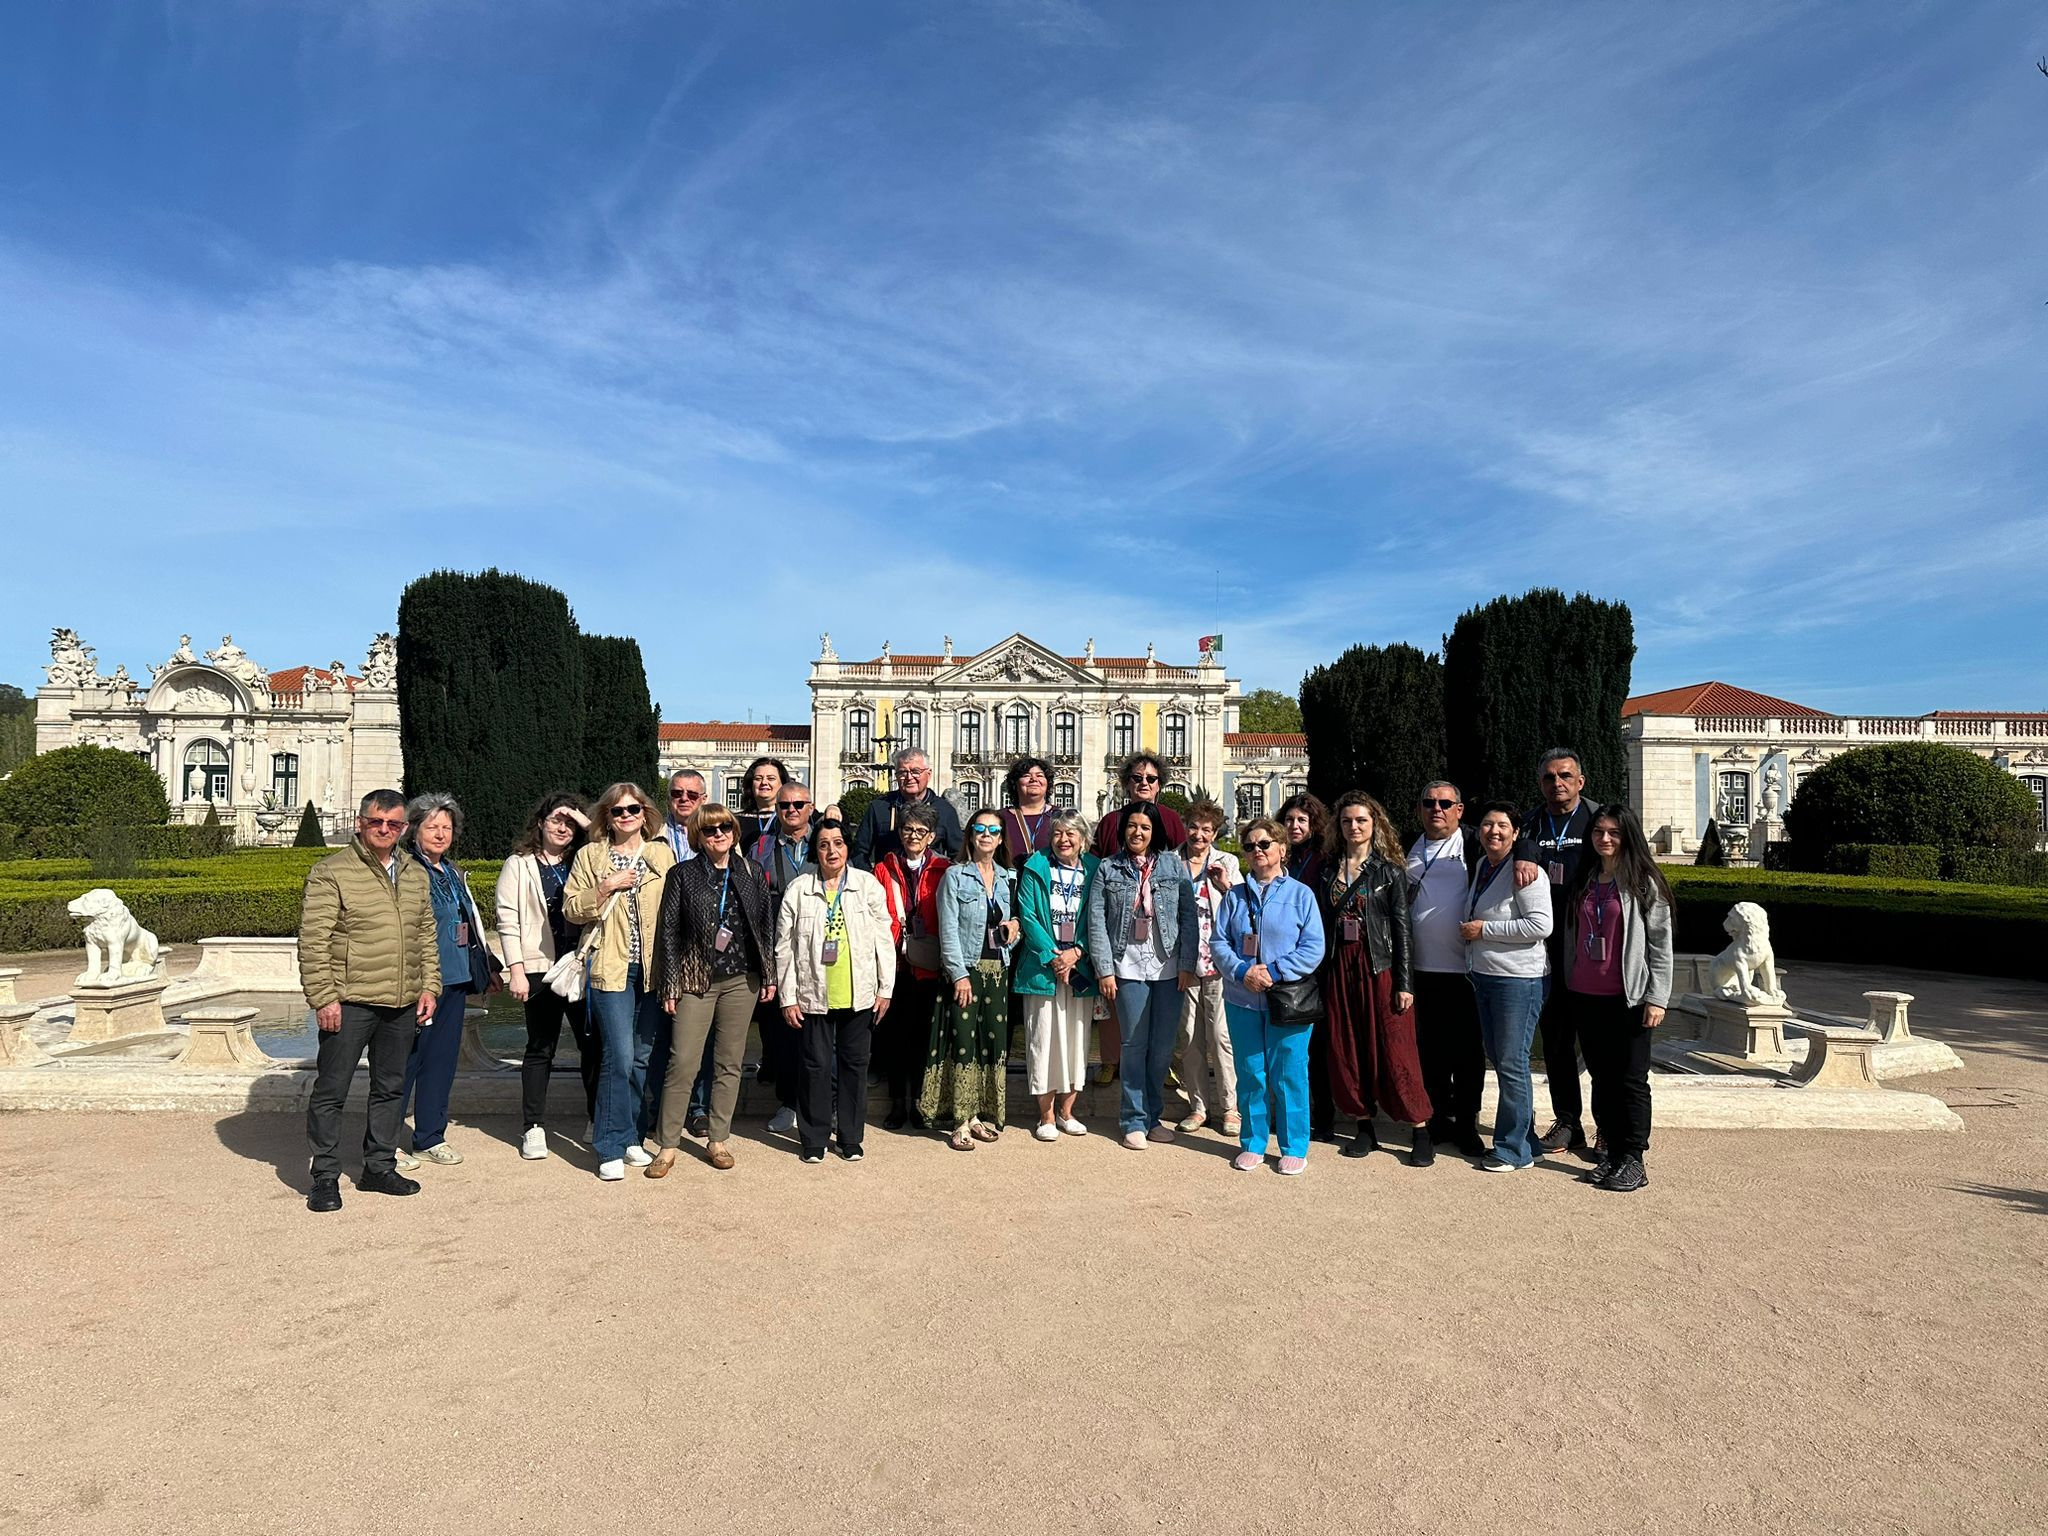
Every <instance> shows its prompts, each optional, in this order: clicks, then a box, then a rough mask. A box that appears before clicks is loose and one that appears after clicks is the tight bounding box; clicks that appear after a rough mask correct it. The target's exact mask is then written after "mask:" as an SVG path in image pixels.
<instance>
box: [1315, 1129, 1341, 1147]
mask: <svg viewBox="0 0 2048 1536" xmlns="http://www.w3.org/2000/svg"><path fill="white" fill-rule="evenodd" d="M1308 1136H1309V1140H1310V1141H1327V1142H1328V1143H1329V1144H1330V1145H1331V1146H1333V1147H1334V1146H1335V1145H1336V1144H1337V1127H1335V1126H1334V1125H1326V1126H1323V1127H1321V1128H1320V1129H1318V1130H1312V1131H1310V1132H1309V1133H1308Z"/></svg>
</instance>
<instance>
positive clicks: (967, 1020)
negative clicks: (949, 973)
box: [917, 960, 1010, 1131]
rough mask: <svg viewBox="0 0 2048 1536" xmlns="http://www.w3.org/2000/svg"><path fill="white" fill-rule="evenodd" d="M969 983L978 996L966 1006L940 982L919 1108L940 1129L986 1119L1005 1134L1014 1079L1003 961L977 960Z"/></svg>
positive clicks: (968, 977) (918, 1101)
mask: <svg viewBox="0 0 2048 1536" xmlns="http://www.w3.org/2000/svg"><path fill="white" fill-rule="evenodd" d="M967 983H968V985H969V986H970V987H971V988H973V996H972V998H971V999H970V1001H969V1002H968V1004H967V1006H966V1007H965V1008H962V1007H961V1006H960V1005H959V1004H958V1003H956V1002H954V1001H953V987H952V984H951V983H950V982H945V981H941V982H940V983H939V1001H938V1006H937V1007H935V1008H933V1009H932V1033H931V1043H930V1045H929V1046H928V1047H927V1048H926V1050H925V1057H924V1087H923V1089H922V1090H921V1091H920V1092H919V1094H918V1096H917V1109H918V1113H919V1114H921V1115H923V1116H924V1117H925V1119H926V1120H928V1121H930V1122H931V1123H932V1125H933V1126H934V1127H935V1128H936V1129H939V1130H943V1131H951V1130H954V1129H957V1128H958V1127H960V1126H963V1125H965V1124H967V1122H968V1121H970V1120H983V1121H986V1122H988V1123H989V1124H990V1125H992V1126H994V1127H996V1128H997V1129H999V1130H1000V1129H1001V1128H1002V1124H1003V1115H1004V1108H1005V1099H1006V1098H1007V1092H1008V1087H1009V1075H1010V1074H1009V1066H1008V1063H1007V1061H1006V1060H1005V1056H1006V1053H1007V1052H1008V1050H1009V1047H1010V998H1009V987H1008V985H1007V984H1006V983H1005V981H1004V978H1003V967H1002V963H1001V962H1000V961H996V960H980V961H977V962H975V965H974V968H973V969H972V970H970V971H969V972H968V973H967Z"/></svg>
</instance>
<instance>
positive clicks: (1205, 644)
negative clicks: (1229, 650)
mask: <svg viewBox="0 0 2048 1536" xmlns="http://www.w3.org/2000/svg"><path fill="white" fill-rule="evenodd" d="M1195 649H1196V650H1198V651H1200V652H1201V653H1202V654H1203V655H1204V656H1221V655H1222V654H1223V637H1222V636H1221V635H1204V636H1202V638H1201V639H1199V640H1197V641H1196V642H1195Z"/></svg>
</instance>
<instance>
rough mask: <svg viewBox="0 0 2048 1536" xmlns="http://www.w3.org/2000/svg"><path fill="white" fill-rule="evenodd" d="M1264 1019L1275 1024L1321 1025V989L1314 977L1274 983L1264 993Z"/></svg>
mask: <svg viewBox="0 0 2048 1536" xmlns="http://www.w3.org/2000/svg"><path fill="white" fill-rule="evenodd" d="M1266 1017H1267V1018H1269V1019H1271V1020H1272V1021H1273V1022H1274V1023H1275V1024H1320V1023H1322V1022H1323V989H1322V988H1321V987H1319V986H1317V985H1316V978H1315V976H1314V975H1313V974H1310V975H1307V976H1303V977H1300V978H1298V979H1296V980H1294V981H1276V982H1274V983H1273V985H1272V986H1271V987H1269V988H1268V989H1267V991H1266Z"/></svg>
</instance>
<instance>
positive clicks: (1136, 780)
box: [1131, 773, 1159, 784]
mask: <svg viewBox="0 0 2048 1536" xmlns="http://www.w3.org/2000/svg"><path fill="white" fill-rule="evenodd" d="M1131 782H1132V783H1133V784H1157V783H1158V782H1159V775H1158V774H1156V773H1134V774H1132V775H1131Z"/></svg>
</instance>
